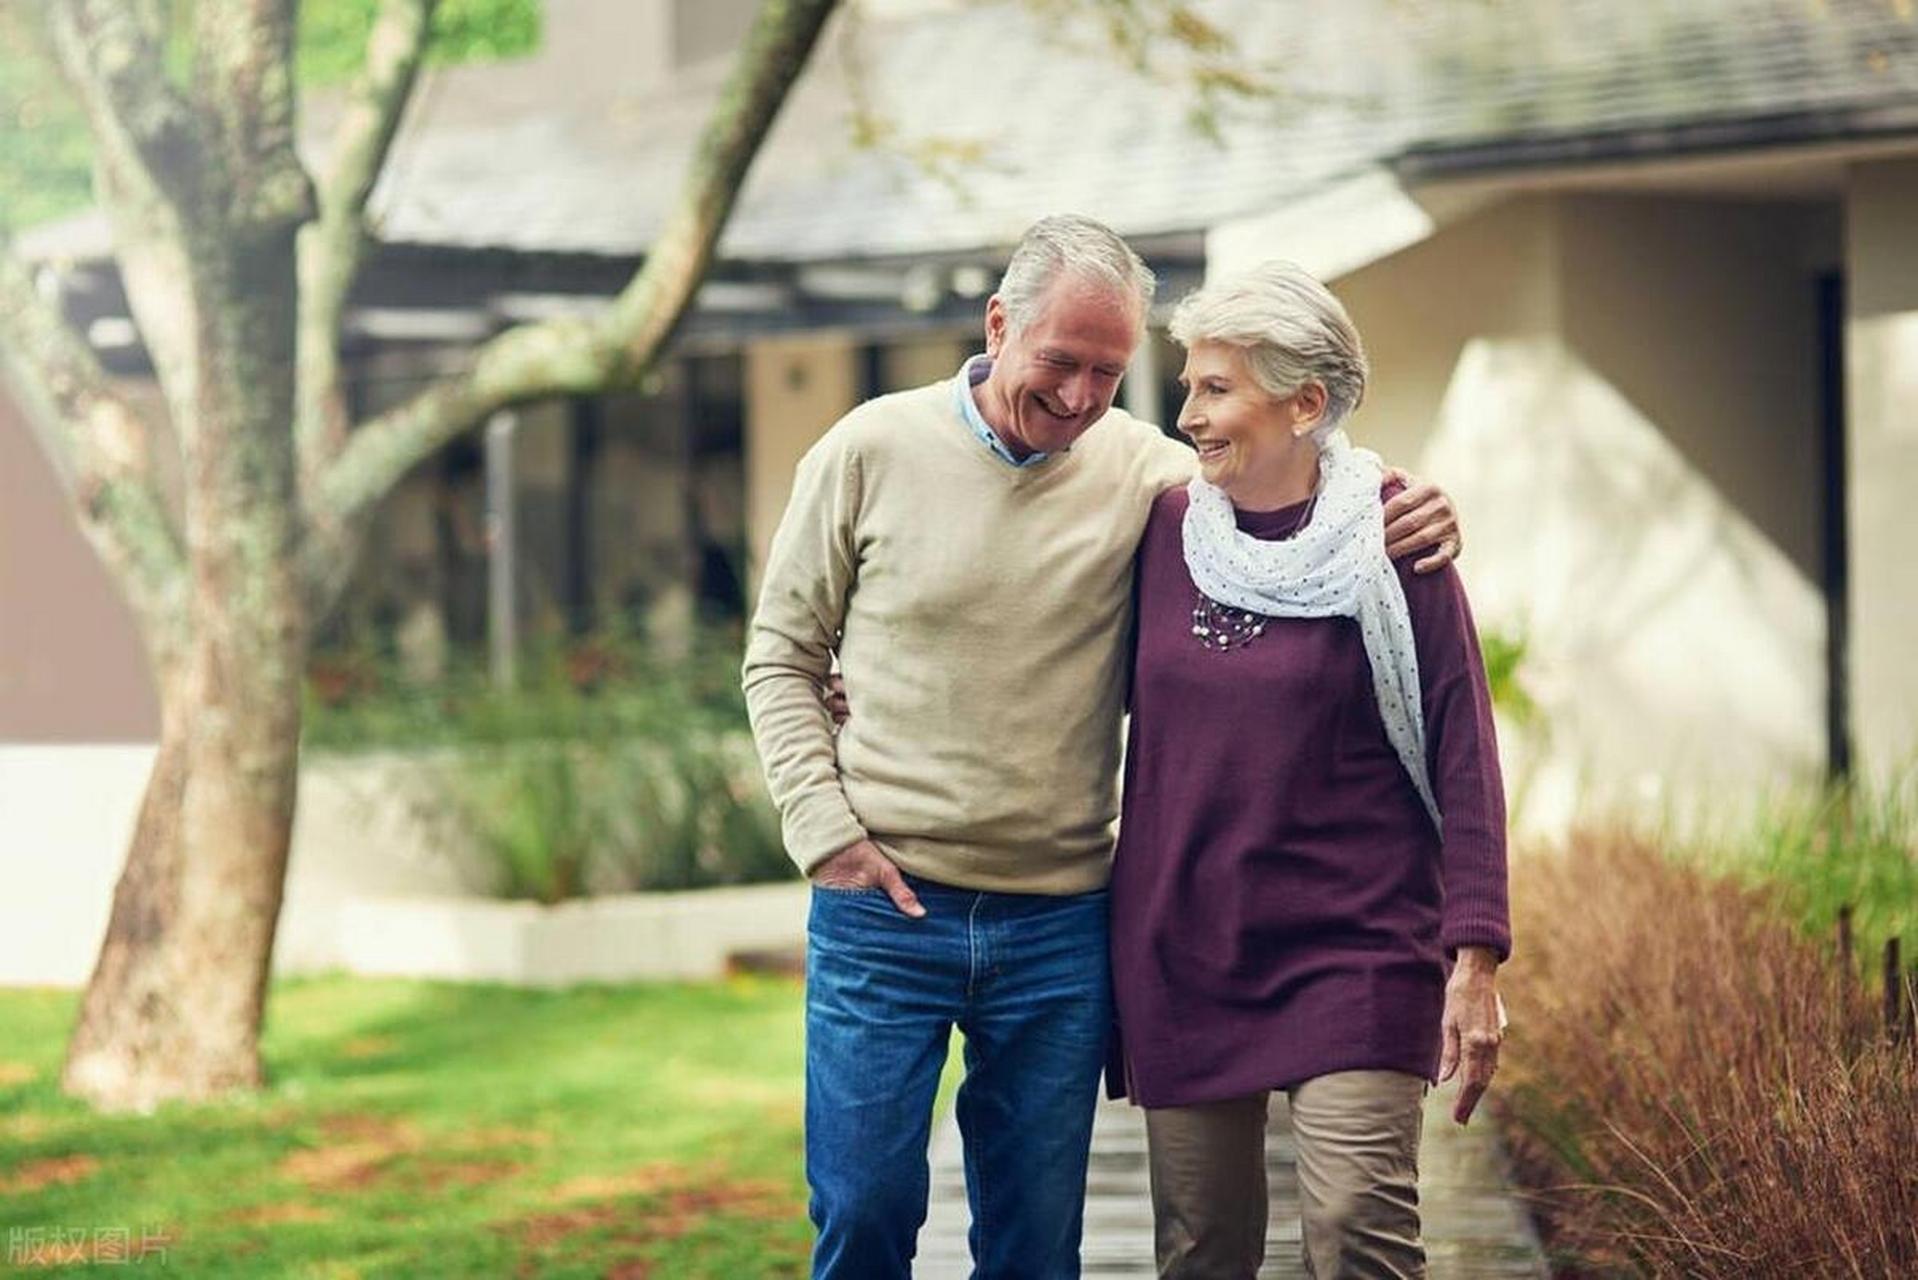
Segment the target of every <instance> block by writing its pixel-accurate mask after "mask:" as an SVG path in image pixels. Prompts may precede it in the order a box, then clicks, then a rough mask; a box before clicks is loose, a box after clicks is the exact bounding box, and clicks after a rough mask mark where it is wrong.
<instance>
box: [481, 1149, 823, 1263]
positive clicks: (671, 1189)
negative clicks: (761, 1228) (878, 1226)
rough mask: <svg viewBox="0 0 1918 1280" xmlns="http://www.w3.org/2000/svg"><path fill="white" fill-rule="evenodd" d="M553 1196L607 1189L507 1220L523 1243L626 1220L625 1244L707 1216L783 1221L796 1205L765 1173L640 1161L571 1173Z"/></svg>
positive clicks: (671, 1234)
mask: <svg viewBox="0 0 1918 1280" xmlns="http://www.w3.org/2000/svg"><path fill="white" fill-rule="evenodd" d="M552 1194H553V1197H554V1198H555V1199H562V1200H563V1199H569V1198H570V1199H588V1198H595V1199H599V1198H600V1197H605V1196H608V1195H611V1196H619V1197H625V1198H624V1199H618V1200H609V1199H599V1202H598V1203H593V1204H586V1205H582V1206H580V1207H579V1208H576V1209H570V1210H565V1211H562V1212H559V1213H547V1214H539V1215H536V1216H534V1217H530V1218H525V1219H521V1220H520V1221H519V1222H517V1223H510V1224H505V1225H506V1227H507V1229H509V1230H515V1231H517V1233H518V1234H519V1236H520V1239H521V1241H522V1242H523V1243H525V1244H527V1245H530V1246H532V1247H535V1248H543V1247H546V1246H550V1245H553V1244H556V1243H558V1242H559V1241H561V1240H564V1239H566V1238H567V1237H568V1236H573V1235H577V1234H579V1233H580V1232H583V1231H588V1230H592V1229H594V1228H597V1227H606V1226H613V1225H616V1224H617V1225H626V1226H630V1227H631V1228H632V1229H631V1230H627V1231H622V1232H621V1233H620V1234H619V1235H618V1237H617V1239H618V1240H619V1242H621V1243H624V1244H651V1243H654V1242H656V1241H660V1240H676V1239H678V1238H679V1237H681V1236H683V1235H685V1234H686V1233H688V1232H689V1231H692V1230H693V1229H694V1228H695V1227H697V1226H699V1225H700V1224H701V1223H703V1222H705V1221H706V1220H707V1219H709V1218H750V1219H756V1220H759V1221H767V1222H781V1221H785V1220H786V1219H787V1218H790V1217H791V1216H792V1215H793V1214H794V1213H796V1212H797V1211H798V1205H797V1202H796V1201H795V1200H794V1197H793V1195H792V1193H791V1192H790V1191H789V1190H788V1189H787V1188H786V1187H785V1186H783V1185H781V1184H779V1183H776V1182H772V1181H770V1180H767V1179H763V1178H740V1179H727V1178H725V1177H723V1176H716V1175H714V1174H711V1173H707V1172H703V1171H702V1172H692V1171H688V1170H684V1169H676V1168H675V1167H674V1166H672V1165H644V1166H641V1167H640V1168H638V1169H634V1170H632V1171H631V1172H630V1173H627V1174H623V1175H614V1176H612V1177H605V1176H600V1177H593V1176H587V1177H581V1178H574V1179H571V1180H569V1181H567V1182H565V1183H562V1184H560V1186H558V1187H555V1188H554V1189H553V1193H552Z"/></svg>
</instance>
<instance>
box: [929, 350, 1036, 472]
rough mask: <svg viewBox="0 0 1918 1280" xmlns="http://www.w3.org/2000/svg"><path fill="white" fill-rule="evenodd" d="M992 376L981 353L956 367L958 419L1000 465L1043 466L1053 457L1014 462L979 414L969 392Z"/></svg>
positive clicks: (1033, 455)
mask: <svg viewBox="0 0 1918 1280" xmlns="http://www.w3.org/2000/svg"><path fill="white" fill-rule="evenodd" d="M991 373H992V357H991V356H989V355H986V354H985V353H984V352H981V353H980V354H978V355H976V356H973V357H972V358H971V359H970V360H967V361H966V362H965V363H964V364H962V365H960V366H959V376H958V377H957V378H954V379H953V380H952V389H953V395H954V396H955V398H956V399H957V400H958V403H959V416H960V418H961V419H963V420H964V421H965V424H966V425H967V426H969V427H971V428H972V434H974V435H976V436H978V437H979V442H980V443H981V444H983V445H985V446H986V448H988V449H990V450H992V451H993V453H995V454H997V455H998V457H999V459H1000V460H1001V461H1003V462H1005V463H1007V464H1009V465H1011V466H1015V467H1030V466H1034V465H1036V464H1038V463H1041V462H1044V461H1045V460H1046V459H1047V458H1050V457H1051V456H1052V455H1051V454H1049V453H1031V454H1027V455H1026V456H1025V457H1024V458H1015V457H1014V456H1013V454H1012V450H1010V449H1008V448H1007V447H1006V442H1005V441H1004V440H1001V439H1000V438H999V433H998V432H997V431H994V430H993V429H992V424H991V423H989V422H987V421H986V419H985V415H984V414H982V413H980V412H979V401H978V400H977V399H976V398H975V397H974V395H973V391H972V389H973V388H974V387H976V386H978V385H979V384H980V383H982V382H984V381H985V380H986V379H987V377H989V376H990V375H991Z"/></svg>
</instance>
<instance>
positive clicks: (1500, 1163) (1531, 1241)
mask: <svg viewBox="0 0 1918 1280" xmlns="http://www.w3.org/2000/svg"><path fill="white" fill-rule="evenodd" d="M1451 1102H1452V1099H1451V1091H1450V1090H1449V1089H1448V1090H1446V1091H1443V1092H1434V1093H1432V1094H1431V1095H1430V1097H1429V1098H1428V1100H1427V1105H1426V1112H1425V1133H1424V1139H1423V1141H1422V1143H1421V1149H1420V1158H1419V1205H1420V1212H1421V1217H1422V1221H1423V1226H1424V1232H1425V1250H1426V1257H1427V1261H1428V1264H1429V1268H1430V1273H1431V1280H1521V1278H1522V1280H1547V1277H1549V1275H1550V1272H1549V1270H1548V1269H1547V1267H1546V1264H1545V1256H1544V1253H1543V1251H1542V1250H1541V1249H1540V1248H1539V1242H1538V1235H1537V1233H1536V1232H1535V1231H1534V1230H1533V1227H1532V1221H1531V1218H1530V1216H1529V1215H1528V1214H1527V1213H1526V1211H1525V1208H1524V1205H1523V1203H1522V1202H1521V1201H1520V1200H1519V1199H1518V1197H1517V1196H1516V1195H1515V1194H1514V1192H1513V1189H1512V1187H1511V1183H1510V1180H1509V1178H1508V1176H1507V1173H1506V1161H1505V1154H1504V1151H1503V1148H1502V1147H1501V1145H1500V1143H1499V1140H1498V1135H1497V1133H1496V1132H1495V1131H1494V1130H1493V1127H1492V1124H1491V1122H1490V1121H1489V1120H1487V1119H1486V1118H1485V1117H1483V1116H1481V1117H1480V1118H1478V1119H1477V1120H1475V1121H1473V1123H1472V1124H1470V1125H1469V1126H1467V1127H1465V1128H1460V1127H1459V1126H1458V1125H1455V1124H1453V1123H1452V1119H1451V1116H1450V1114H1449V1113H1450V1110H1451ZM1294 1159H1295V1157H1294V1153H1293V1149H1292V1132H1291V1120H1290V1117H1289V1114H1288V1111H1287V1108H1286V1105H1285V1100H1284V1099H1283V1098H1281V1097H1275V1098H1274V1099H1273V1103H1272V1119H1271V1124H1270V1127H1269V1128H1268V1130H1267V1136H1266V1176H1267V1183H1268V1186H1269V1187H1270V1189H1271V1197H1272V1210H1271V1217H1270V1219H1269V1222H1268V1227H1267V1230H1266V1237H1265V1266H1264V1267H1263V1268H1262V1269H1261V1270H1260V1272H1259V1275H1260V1277H1261V1280H1265V1278H1267V1277H1271V1278H1273V1280H1303V1277H1304V1276H1305V1267H1304V1264H1303V1262H1302V1261H1301V1260H1300V1254H1299V1247H1300V1241H1299V1199H1298V1180H1297V1177H1296V1174H1295V1172H1294ZM1086 1182H1087V1187H1086V1233H1085V1243H1084V1245H1083V1246H1082V1248H1081V1255H1080V1256H1081V1259H1082V1261H1083V1264H1084V1276H1085V1280H1120V1278H1122V1277H1133V1276H1150V1275H1152V1274H1154V1267H1153V1262H1152V1204H1151V1200H1150V1193H1149V1191H1148V1187H1147V1173H1146V1155H1145V1120H1144V1115H1143V1113H1142V1112H1140V1111H1139V1110H1138V1109H1137V1108H1136V1107H1131V1106H1128V1105H1127V1104H1125V1103H1122V1102H1110V1101H1107V1102H1102V1103H1100V1106H1099V1111H1098V1113H1097V1115H1096V1116H1095V1117H1094V1121H1093V1129H1092V1159H1091V1163H1090V1166H1089V1169H1088V1173H1087V1179H1086ZM969 1222H970V1218H969V1215H968V1213H967V1210H966V1179H965V1169H964V1165H963V1163H962V1156H961V1149H960V1144H959V1129H958V1125H957V1124H956V1123H955V1122H954V1121H953V1119H952V1118H951V1117H950V1116H948V1117H947V1118H946V1120H945V1122H944V1123H943V1124H942V1125H941V1127H940V1128H939V1130H938V1132H937V1133H936V1134H935V1136H934V1139H933V1151H932V1204H931V1206H930V1211H929V1213H928V1216H927V1220H926V1227H925V1230H924V1231H923V1232H921V1233H920V1237H919V1259H918V1262H917V1264H916V1265H915V1267H914V1269H913V1274H914V1275H915V1276H917V1277H919V1278H920V1280H965V1278H966V1277H968V1276H969V1275H970V1274H971V1271H972V1259H971V1256H970V1254H969V1253H968V1251H967V1248H966V1228H967V1226H968V1225H969Z"/></svg>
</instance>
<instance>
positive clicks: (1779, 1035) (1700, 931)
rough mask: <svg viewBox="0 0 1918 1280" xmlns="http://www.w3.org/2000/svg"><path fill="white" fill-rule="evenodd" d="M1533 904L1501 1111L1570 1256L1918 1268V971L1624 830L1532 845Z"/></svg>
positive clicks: (1544, 1215)
mask: <svg viewBox="0 0 1918 1280" xmlns="http://www.w3.org/2000/svg"><path fill="white" fill-rule="evenodd" d="M1513 912H1514V930H1513V932H1514V934H1515V936H1516V937H1517V939H1518V943H1519V948H1520V951H1519V954H1518V955H1517V956H1516V957H1515V962H1514V963H1513V965H1512V966H1511V968H1510V970H1509V971H1508V972H1507V973H1506V974H1505V975H1503V985H1504V986H1505V989H1506V998H1507V1000H1508V1001H1509V1005H1510V1008H1511V1012H1512V1020H1513V1025H1512V1030H1511V1033H1510V1038H1509V1041H1508V1045H1507V1050H1506V1055H1505V1066H1504V1069H1503V1072H1502V1074H1501V1080H1500V1086H1501V1088H1500V1092H1501V1093H1502V1094H1503V1098H1504V1108H1503V1119H1504V1121H1505V1123H1506V1127H1507V1129H1508V1132H1509V1136H1510V1140H1511V1146H1512V1152H1513V1158H1514V1163H1515V1165H1516V1166H1517V1169H1518V1172H1519V1174H1520V1177H1521V1178H1522V1180H1523V1181H1525V1182H1526V1183H1527V1184H1528V1185H1529V1186H1531V1187H1532V1188H1533V1189H1534V1194H1535V1196H1536V1199H1537V1204H1538V1207H1539V1209H1540V1216H1541V1219H1542V1225H1543V1227H1544V1229H1545V1233H1546V1236H1547V1240H1548V1244H1549V1247H1550V1248H1551V1250H1552V1252H1553V1253H1554V1255H1555V1257H1556V1259H1557V1262H1558V1267H1559V1270H1558V1274H1560V1275H1561V1276H1574V1277H1577V1276H1611V1275H1653V1276H1705V1277H1728V1278H1729V1277H1738V1278H1739V1280H1753V1278H1757V1277H1774V1276H1775V1277H1787V1276H1789V1277H1794V1278H1796V1277H1812V1276H1858V1277H1890V1276H1914V1275H1918V1048H1915V1047H1914V1037H1913V1035H1912V1034H1911V1031H1910V1019H1911V1017H1912V1013H1911V985H1910V978H1909V974H1908V973H1907V974H1905V975H1901V977H1900V978H1899V979H1898V981H1897V983H1896V984H1895V985H1894V988H1893V989H1894V991H1895V992H1897V993H1898V995H1899V996H1900V997H1901V999H1900V1000H1899V1001H1898V1002H1896V1004H1895V1005H1894V1004H1893V1002H1888V1001H1887V1000H1886V998H1885V991H1884V988H1883V986H1882V982H1883V979H1882V978H1881V977H1880V976H1879V975H1878V973H1877V971H1876V968H1877V967H1876V966H1875V965H1863V964H1861V965H1860V966H1859V967H1860V969H1870V970H1872V973H1871V976H1869V977H1866V976H1864V975H1863V974H1854V973H1850V972H1845V971H1844V970H1843V969H1842V968H1841V966H1840V964H1839V963H1838V961H1837V959H1836V954H1837V951H1838V948H1837V947H1836V946H1835V945H1833V944H1832V942H1831V941H1830V940H1827V939H1823V938H1819V937H1816V936H1812V935H1808V934H1807V933H1805V932H1802V931H1800V930H1799V929H1797V928H1794V927H1793V925H1792V924H1791V923H1790V921H1791V919H1792V918H1793V912H1792V910H1791V908H1790V906H1789V904H1788V903H1787V902H1785V901H1783V900H1782V899H1781V896H1780V891H1779V890H1776V889H1769V888H1766V887H1763V886H1753V885H1751V884H1748V883H1741V882H1739V881H1737V880H1735V879H1732V878H1728V877H1723V876H1716V875H1713V874H1710V873H1709V872H1707V871H1705V870H1702V869H1700V868H1698V867H1697V866H1695V865H1690V866H1688V865H1681V864H1679V863H1678V862H1675V861H1674V860H1672V859H1669V858H1667V857H1665V856H1663V855H1662V854H1661V853H1660V852H1659V851H1658V850H1657V849H1656V848H1654V847H1653V846H1651V845H1650V844H1649V843H1647V842H1644V841H1641V840H1637V839H1634V838H1631V837H1627V836H1623V835H1615V836H1597V835H1586V836H1583V837H1580V838H1576V839H1574V840H1573V841H1572V842H1571V843H1570V844H1569V846H1568V847H1566V848H1565V849H1563V850H1562V851H1557V852H1554V853H1549V854H1540V855H1538V856H1535V857H1532V858H1529V859H1526V860H1524V861H1522V862H1520V863H1519V864H1518V865H1517V866H1516V867H1515V868H1514V875H1513ZM1906 941H1907V945H1909V944H1910V942H1911V941H1912V940H1906ZM1907 954H1909V953H1907ZM1888 1007H1892V1008H1895V1010H1896V1017H1895V1019H1894V1021H1893V1024H1892V1025H1890V1026H1888V1025H1887V1011H1888Z"/></svg>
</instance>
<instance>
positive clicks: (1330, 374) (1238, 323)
mask: <svg viewBox="0 0 1918 1280" xmlns="http://www.w3.org/2000/svg"><path fill="white" fill-rule="evenodd" d="M1172 336H1173V338H1174V339H1176V340H1177V341H1178V342H1180V343H1181V344H1182V345H1184V346H1187V347H1190V346H1192V345H1193V344H1194V343H1198V342H1223V343H1226V344H1227V345H1229V346H1234V347H1238V348H1240V349H1241V350H1243V351H1244V352H1245V355H1246V363H1247V364H1248V365H1249V366H1250V367H1251V369H1252V376H1253V377H1254V378H1255V379H1257V380H1258V383H1259V385H1260V386H1261V387H1264V388H1265V389H1266V390H1267V391H1269V392H1271V393H1272V394H1273V395H1274V396H1289V395H1291V394H1292V393H1294V392H1295V391H1297V390H1298V389H1299V388H1300V387H1302V386H1304V385H1305V384H1306V383H1308V382H1316V383H1318V384H1319V385H1320V386H1322V387H1324V388H1325V416H1324V417H1322V418H1321V419H1320V420H1319V423H1318V425H1317V426H1316V427H1314V428H1313V429H1312V436H1313V438H1314V439H1315V440H1316V441H1318V443H1320V444H1321V445H1322V444H1324V443H1325V439H1326V437H1327V436H1330V435H1331V434H1332V432H1334V431H1336V430H1337V429H1338V427H1339V424H1341V423H1342V422H1344V421H1345V419H1346V418H1347V417H1348V416H1349V415H1350V414H1351V412H1352V410H1354V409H1356V408H1358V407H1359V401H1361V400H1363V399H1364V398H1365V378H1366V372H1367V369H1366V361H1365V346H1364V344H1363V343H1361V342H1360V341H1359V331H1358V328H1357V327H1356V326H1355V325H1353V323H1352V317H1351V316H1349V315H1347V314H1346V312H1345V306H1344V304H1343V303H1341V302H1340V301H1339V300H1338V299H1337V298H1336V297H1334V296H1333V295H1332V291H1331V290H1330V289H1328V288H1326V287H1325V286H1324V285H1323V284H1320V283H1319V282H1318V281H1317V280H1315V279H1314V278H1313V277H1312V276H1311V275H1310V274H1309V273H1307V272H1306V270H1305V269H1304V268H1303V267H1300V266H1298V265H1296V264H1295V263H1291V262H1281V261H1276V260H1275V261H1272V262H1266V263H1261V264H1260V265H1259V266H1256V267H1253V268H1252V269H1251V270H1249V271H1245V272H1242V273H1241V274H1239V275H1236V276H1232V277H1230V278H1229V279H1225V280H1221V281H1219V282H1218V283H1217V284H1210V285H1207V286H1205V287H1204V288H1202V289H1198V290H1195V291H1194V292H1192V293H1190V294H1188V295H1187V296H1186V297H1185V298H1183V299H1182V300H1181V301H1180V302H1179V305H1178V307H1177V309H1175V310H1174V311H1173V313H1172Z"/></svg>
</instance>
